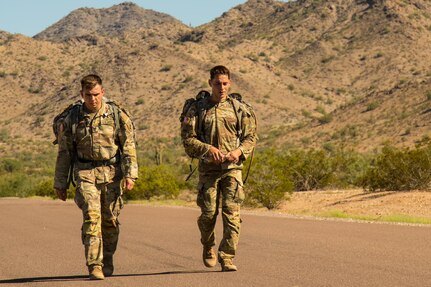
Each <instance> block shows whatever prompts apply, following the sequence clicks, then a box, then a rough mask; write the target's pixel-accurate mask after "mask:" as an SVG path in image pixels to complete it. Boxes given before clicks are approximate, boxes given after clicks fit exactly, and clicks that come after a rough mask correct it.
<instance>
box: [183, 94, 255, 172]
mask: <svg viewBox="0 0 431 287" xmlns="http://www.w3.org/2000/svg"><path fill="white" fill-rule="evenodd" d="M201 101H202V102H201V103H198V102H195V103H194V104H193V105H192V106H191V107H190V109H189V110H188V111H187V113H186V116H185V118H184V120H183V121H182V123H181V138H182V141H183V145H184V148H185V150H186V153H187V154H188V155H191V156H192V157H195V158H198V159H200V161H199V171H201V172H202V171H203V172H205V171H220V170H228V169H234V168H237V169H241V168H242V162H243V161H244V160H245V159H246V158H247V156H248V155H249V154H250V153H251V152H252V150H253V148H254V146H255V144H256V140H257V135H256V125H255V122H254V120H253V119H252V117H251V113H250V111H249V110H248V109H247V107H246V105H244V104H242V103H240V102H239V101H237V100H235V99H232V98H230V97H228V98H227V99H226V100H225V101H223V102H220V103H213V102H211V101H210V99H209V97H208V98H204V99H203V100H201ZM233 101H236V102H235V103H234V102H233ZM235 107H238V110H237V111H236V112H237V113H238V114H240V115H241V117H240V118H241V122H240V127H238V118H237V116H236V113H235ZM199 108H203V109H204V110H205V113H204V116H203V119H199V111H198V109H199ZM199 121H201V123H202V124H201V125H202V127H201V130H200V131H199ZM239 129H240V131H241V134H240V135H238V130H239ZM210 146H214V147H217V148H218V149H219V150H220V151H221V152H222V153H224V154H227V153H228V152H230V151H233V150H235V149H237V148H239V149H240V150H241V151H242V156H241V160H240V161H239V162H238V163H236V164H234V163H229V162H225V163H222V164H218V165H217V164H214V163H212V162H211V161H210V160H208V157H207V156H206V155H207V153H208V151H209V148H210Z"/></svg>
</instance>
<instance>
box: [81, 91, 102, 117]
mask: <svg viewBox="0 0 431 287" xmlns="http://www.w3.org/2000/svg"><path fill="white" fill-rule="evenodd" d="M104 94H105V89H103V87H102V86H101V85H96V86H94V87H93V88H92V89H84V90H82V91H81V97H82V99H83V100H84V104H85V107H86V108H87V109H88V110H89V111H90V112H97V111H98V110H99V109H100V107H101V106H102V98H103V95H104Z"/></svg>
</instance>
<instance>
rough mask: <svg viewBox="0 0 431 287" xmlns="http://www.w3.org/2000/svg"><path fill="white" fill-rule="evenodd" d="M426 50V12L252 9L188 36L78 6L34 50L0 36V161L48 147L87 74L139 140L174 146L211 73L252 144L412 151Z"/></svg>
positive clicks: (153, 16)
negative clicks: (118, 105) (256, 133)
mask: <svg viewBox="0 0 431 287" xmlns="http://www.w3.org/2000/svg"><path fill="white" fill-rule="evenodd" d="M89 16H91V17H89ZM89 19H90V20H89ZM429 47H431V3H430V2H429V1H426V0H367V1H365V0H336V1H329V0H327V1H325V0H298V1H290V2H278V1H273V0H249V1H247V2H246V3H245V4H243V5H239V6H237V7H234V8H233V9H231V10H229V11H226V13H224V14H223V15H221V16H220V17H218V18H216V19H215V20H213V21H212V22H210V23H207V24H205V25H202V26H199V27H196V28H190V27H188V26H186V25H184V24H182V23H181V22H179V21H177V20H175V19H174V18H172V17H171V16H168V15H165V14H162V13H157V12H154V11H151V10H146V9H143V8H141V7H138V6H137V5H135V4H132V3H123V4H120V5H116V6H113V7H111V8H108V9H90V8H82V9H78V10H76V11H73V12H72V13H71V14H69V15H68V16H67V17H65V18H64V19H62V20H60V21H59V22H57V23H55V24H54V25H52V26H51V27H49V28H48V29H46V30H45V31H42V32H41V33H39V34H38V35H36V36H35V37H34V39H33V38H28V37H24V36H21V35H12V34H8V33H6V32H0V55H1V59H2V61H1V62H0V87H1V93H2V97H0V104H1V106H2V107H3V111H2V113H1V114H0V124H1V128H0V151H4V152H5V151H7V150H8V144H9V143H10V142H11V141H13V142H15V143H16V146H17V148H18V147H19V148H20V147H21V146H22V143H23V142H24V143H25V144H26V145H27V144H28V143H29V140H30V139H31V140H32V141H33V142H34V143H35V144H37V143H38V142H41V141H45V142H47V141H48V140H51V139H52V135H51V120H52V118H53V116H54V115H55V114H56V113H58V112H59V111H61V110H62V108H64V107H65V106H67V104H68V103H70V102H71V101H74V100H75V99H77V98H78V95H79V85H78V83H79V79H80V78H81V77H82V76H83V75H85V74H87V73H93V72H95V73H99V74H100V75H101V76H102V77H103V79H104V81H105V87H106V89H107V93H108V95H107V96H108V97H111V98H113V99H115V100H117V101H119V102H122V103H123V104H124V105H125V106H127V107H128V108H129V110H131V112H132V114H133V116H134V118H135V121H136V125H137V127H138V136H139V137H140V138H142V139H143V140H149V139H155V140H157V139H160V138H168V139H172V138H178V134H179V132H178V126H179V122H178V120H177V118H178V116H179V113H180V110H181V107H182V103H183V102H184V100H185V99H186V98H188V97H191V96H193V95H194V94H195V93H196V92H197V91H198V90H200V89H203V88H208V87H207V83H206V82H207V78H208V70H209V69H210V68H211V67H212V66H214V65H216V64H224V65H227V66H228V67H229V68H230V69H231V70H232V73H233V81H234V87H233V90H234V91H239V92H241V93H242V94H244V97H245V98H246V99H247V100H248V101H249V102H250V103H252V104H253V106H254V107H255V110H256V111H257V114H258V117H259V126H260V135H261V139H262V143H261V144H263V145H267V144H270V143H271V144H273V143H276V144H279V145H284V144H294V145H300V146H304V147H306V146H314V147H321V146H325V147H329V146H331V145H334V146H335V145H344V146H346V145H347V146H352V147H354V148H357V149H360V150H371V149H374V148H377V147H379V146H380V145H381V144H382V143H383V142H385V141H390V142H392V143H395V144H398V145H412V144H414V143H416V142H418V141H420V140H423V139H424V138H426V137H427V136H429V134H430V132H431V128H430V120H429V111H430V110H431V79H430V77H431V67H430V65H429V64H428V63H429V62H430V61H429V58H430V57H431V56H430V55H431V54H430V53H429V52H430V48H429ZM2 142H3V143H2Z"/></svg>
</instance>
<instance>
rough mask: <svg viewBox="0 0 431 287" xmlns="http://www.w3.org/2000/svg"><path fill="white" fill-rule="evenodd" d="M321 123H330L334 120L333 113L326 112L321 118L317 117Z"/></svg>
mask: <svg viewBox="0 0 431 287" xmlns="http://www.w3.org/2000/svg"><path fill="white" fill-rule="evenodd" d="M317 120H318V121H319V123H320V124H322V125H324V124H328V123H330V122H331V121H332V114H328V113H324V114H323V115H322V116H321V117H320V118H318V119H317Z"/></svg>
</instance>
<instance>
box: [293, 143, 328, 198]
mask: <svg viewBox="0 0 431 287" xmlns="http://www.w3.org/2000/svg"><path fill="white" fill-rule="evenodd" d="M285 170H286V174H287V176H289V177H290V178H291V179H292V181H293V184H294V188H295V190H296V191H305V190H314V189H322V188H324V187H327V186H329V185H330V184H331V183H332V182H333V181H334V180H335V179H334V177H335V174H334V167H333V164H332V162H331V159H330V157H329V154H328V153H326V152H325V151H323V150H309V151H305V150H293V151H290V152H289V153H288V154H287V156H286V159H285Z"/></svg>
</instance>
